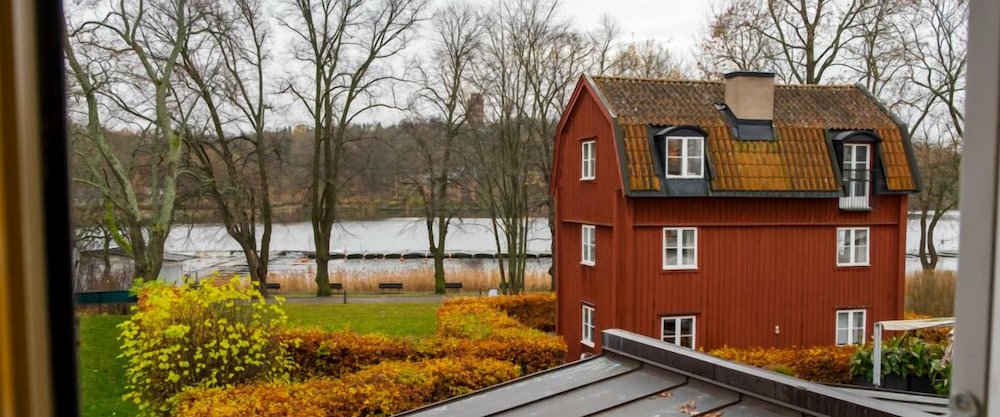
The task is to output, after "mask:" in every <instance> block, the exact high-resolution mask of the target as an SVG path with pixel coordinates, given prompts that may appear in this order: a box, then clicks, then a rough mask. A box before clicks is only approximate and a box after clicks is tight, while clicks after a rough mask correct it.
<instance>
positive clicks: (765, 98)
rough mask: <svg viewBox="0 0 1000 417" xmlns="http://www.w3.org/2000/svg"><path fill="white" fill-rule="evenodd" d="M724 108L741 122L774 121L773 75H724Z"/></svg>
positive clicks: (739, 73) (753, 73)
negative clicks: (726, 107) (727, 108)
mask: <svg viewBox="0 0 1000 417" xmlns="http://www.w3.org/2000/svg"><path fill="white" fill-rule="evenodd" d="M724 77H725V79H726V106H728V107H729V109H730V110H731V111H732V112H733V115H734V116H736V118H737V119H741V120H774V73H773V72H754V71H737V72H730V73H728V74H726V75H725V76H724Z"/></svg>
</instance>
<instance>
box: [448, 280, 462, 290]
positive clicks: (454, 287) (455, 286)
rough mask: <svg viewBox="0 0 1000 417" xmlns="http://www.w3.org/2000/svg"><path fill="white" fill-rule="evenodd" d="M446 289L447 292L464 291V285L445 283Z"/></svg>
mask: <svg viewBox="0 0 1000 417" xmlns="http://www.w3.org/2000/svg"><path fill="white" fill-rule="evenodd" d="M444 289H446V290H461V289H462V283H461V282H445V283H444Z"/></svg>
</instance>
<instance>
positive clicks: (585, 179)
mask: <svg viewBox="0 0 1000 417" xmlns="http://www.w3.org/2000/svg"><path fill="white" fill-rule="evenodd" d="M596 181H597V177H591V178H580V182H596Z"/></svg>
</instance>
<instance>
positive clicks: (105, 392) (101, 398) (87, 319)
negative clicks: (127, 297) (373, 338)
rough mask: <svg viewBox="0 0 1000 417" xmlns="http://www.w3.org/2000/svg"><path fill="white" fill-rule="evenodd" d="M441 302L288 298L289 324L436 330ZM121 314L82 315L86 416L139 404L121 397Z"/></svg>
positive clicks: (124, 412)
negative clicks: (290, 301)
mask: <svg viewBox="0 0 1000 417" xmlns="http://www.w3.org/2000/svg"><path fill="white" fill-rule="evenodd" d="M440 305H441V304H440V303H412V304H410V303H406V304H392V303H389V304H382V303H380V304H285V311H286V312H287V313H288V325H289V326H290V327H317V328H321V329H324V330H343V329H350V330H353V331H355V332H358V333H382V334H385V335H389V336H411V337H429V336H433V335H434V331H435V319H436V317H437V308H438V307H439V306H440ZM127 319H128V316H122V315H114V316H108V315H83V316H81V317H80V351H79V355H80V365H79V366H80V396H81V404H80V405H81V415H82V416H83V417H107V416H133V415H135V414H136V413H137V411H138V410H137V409H136V407H135V406H134V405H132V404H131V403H126V402H124V401H122V400H121V397H122V395H123V394H125V369H124V367H125V362H124V360H122V359H118V353H119V344H118V328H117V327H116V326H117V325H118V324H119V323H121V322H123V321H125V320H127Z"/></svg>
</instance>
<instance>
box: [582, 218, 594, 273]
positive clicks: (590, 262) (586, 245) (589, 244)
mask: <svg viewBox="0 0 1000 417" xmlns="http://www.w3.org/2000/svg"><path fill="white" fill-rule="evenodd" d="M588 231H589V232H590V239H588V238H587V237H588V236H587V235H588V233H587V232H588ZM580 265H586V266H594V265H597V226H594V225H592V224H585V225H581V226H580Z"/></svg>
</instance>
